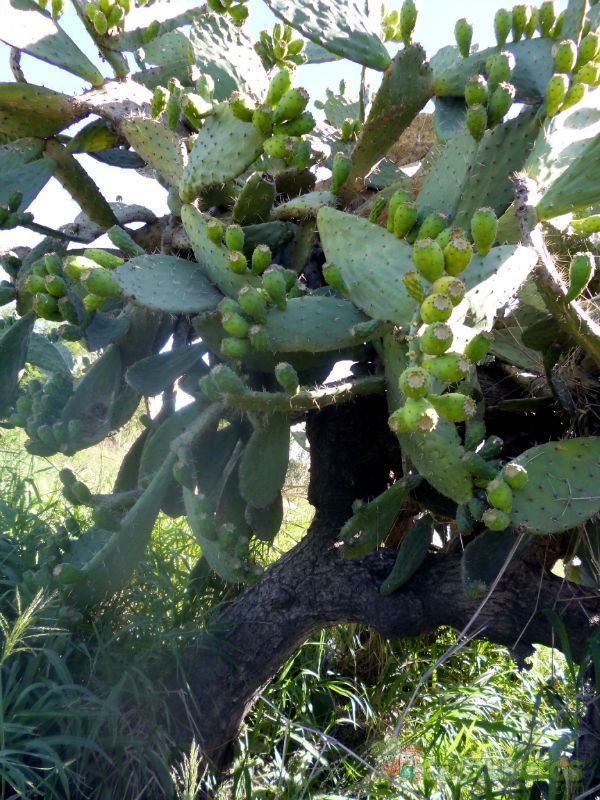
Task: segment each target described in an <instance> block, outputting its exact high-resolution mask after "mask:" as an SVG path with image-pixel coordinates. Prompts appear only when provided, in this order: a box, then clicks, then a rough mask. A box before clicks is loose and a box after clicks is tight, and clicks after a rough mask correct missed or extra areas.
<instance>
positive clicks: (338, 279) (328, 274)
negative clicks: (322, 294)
mask: <svg viewBox="0 0 600 800" xmlns="http://www.w3.org/2000/svg"><path fill="white" fill-rule="evenodd" d="M322 271H323V277H324V278H325V281H326V282H327V283H328V284H329V286H331V288H332V289H335V290H336V291H338V292H341V293H342V294H346V293H347V291H348V287H347V286H346V284H345V283H344V279H343V277H342V271H341V269H340V268H339V267H336V265H335V264H328V263H325V264H323V267H322Z"/></svg>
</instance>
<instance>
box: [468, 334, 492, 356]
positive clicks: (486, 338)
mask: <svg viewBox="0 0 600 800" xmlns="http://www.w3.org/2000/svg"><path fill="white" fill-rule="evenodd" d="M491 346H492V342H491V339H490V335H489V334H488V333H485V332H483V333H478V334H477V335H476V336H474V337H473V338H472V339H471V341H470V342H469V343H468V344H467V345H466V347H465V355H466V357H467V358H468V359H469V361H472V362H473V364H478V363H479V362H480V361H482V360H483V359H484V358H485V357H486V356H487V354H488V353H489V350H490V347H491Z"/></svg>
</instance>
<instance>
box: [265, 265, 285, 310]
mask: <svg viewBox="0 0 600 800" xmlns="http://www.w3.org/2000/svg"><path fill="white" fill-rule="evenodd" d="M263 288H264V290H265V291H266V292H267V294H268V295H269V297H270V298H271V300H272V301H273V303H274V304H275V305H276V306H277V308H279V309H280V310H281V311H284V310H285V307H286V304H287V285H286V280H285V276H284V274H283V270H282V269H281V267H270V268H269V269H268V270H267V271H266V272H265V273H264V274H263Z"/></svg>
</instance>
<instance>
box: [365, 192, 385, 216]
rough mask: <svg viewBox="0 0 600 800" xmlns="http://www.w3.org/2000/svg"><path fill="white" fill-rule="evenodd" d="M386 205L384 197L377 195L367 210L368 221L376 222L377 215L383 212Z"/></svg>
mask: <svg viewBox="0 0 600 800" xmlns="http://www.w3.org/2000/svg"><path fill="white" fill-rule="evenodd" d="M386 205H387V201H386V199H385V197H382V196H381V195H378V196H377V197H376V198H375V201H374V203H373V208H372V209H371V211H370V212H369V222H377V220H378V219H379V217H380V216H381V215H382V214H383V210H384V208H385V207H386Z"/></svg>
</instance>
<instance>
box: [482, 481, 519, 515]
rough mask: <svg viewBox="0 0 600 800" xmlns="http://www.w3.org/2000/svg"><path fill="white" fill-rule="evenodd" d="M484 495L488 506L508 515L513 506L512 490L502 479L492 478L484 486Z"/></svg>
mask: <svg viewBox="0 0 600 800" xmlns="http://www.w3.org/2000/svg"><path fill="white" fill-rule="evenodd" d="M485 493H486V496H487V499H488V502H489V504H490V505H492V506H493V507H494V508H499V509H500V511H504V513H505V514H510V512H511V509H512V504H513V493H512V489H511V488H510V486H509V485H508V483H506V481H505V480H503V479H502V478H494V480H493V481H490V482H489V483H488V485H487V486H486V489H485Z"/></svg>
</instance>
